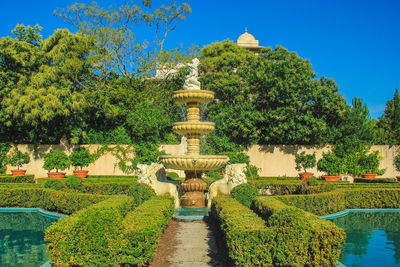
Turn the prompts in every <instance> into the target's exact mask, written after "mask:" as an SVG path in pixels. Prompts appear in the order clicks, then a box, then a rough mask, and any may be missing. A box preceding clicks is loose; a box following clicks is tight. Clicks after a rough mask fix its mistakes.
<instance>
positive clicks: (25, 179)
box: [0, 175, 35, 183]
mask: <svg viewBox="0 0 400 267" xmlns="http://www.w3.org/2000/svg"><path fill="white" fill-rule="evenodd" d="M34 177H35V176H34V175H16V176H12V175H2V176H0V183H35V178H34Z"/></svg>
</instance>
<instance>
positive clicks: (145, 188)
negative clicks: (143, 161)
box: [128, 183, 156, 205]
mask: <svg viewBox="0 0 400 267" xmlns="http://www.w3.org/2000/svg"><path fill="white" fill-rule="evenodd" d="M155 195H156V192H154V189H153V188H151V186H149V185H147V184H143V183H137V184H134V185H132V186H131V187H130V188H129V190H128V196H131V197H133V198H134V199H135V204H136V205H140V204H141V203H143V202H144V201H146V200H148V199H150V198H151V197H153V196H155Z"/></svg>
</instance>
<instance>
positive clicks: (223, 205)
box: [211, 197, 345, 266]
mask: <svg viewBox="0 0 400 267" xmlns="http://www.w3.org/2000/svg"><path fill="white" fill-rule="evenodd" d="M257 200H258V202H257V201H256V202H257V203H258V204H259V208H256V209H257V210H258V211H260V214H261V215H262V216H264V218H265V220H266V221H264V220H263V219H261V218H260V217H258V216H257V214H255V213H254V212H253V211H252V210H250V209H248V208H246V207H244V206H243V205H241V204H240V203H239V202H237V201H236V200H234V199H232V198H229V197H217V198H215V199H214V200H213V204H212V207H211V211H212V216H214V217H215V218H216V219H217V221H218V222H219V223H220V226H221V230H222V232H223V233H224V236H225V240H226V245H227V248H228V252H229V257H230V258H231V259H232V260H233V261H234V263H235V265H236V266H304V265H309V266H331V265H332V266H333V265H335V263H336V261H337V259H338V258H339V254H340V248H341V246H342V245H343V243H344V239H345V233H344V231H343V230H342V229H340V228H338V227H337V226H336V225H335V224H333V223H331V222H328V221H323V220H322V219H320V218H318V217H316V216H313V215H312V214H309V213H306V212H304V211H303V210H301V209H297V208H293V207H288V206H286V205H285V204H283V203H282V202H279V201H278V200H276V199H275V200H274V199H273V198H270V197H268V198H265V200H264V198H257ZM269 200H272V202H269ZM264 201H267V203H264ZM261 211H262V212H261Z"/></svg>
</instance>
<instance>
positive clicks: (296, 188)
mask: <svg viewBox="0 0 400 267" xmlns="http://www.w3.org/2000/svg"><path fill="white" fill-rule="evenodd" d="M318 182H319V183H321V184H319V185H313V186H307V189H306V190H303V191H302V190H301V181H299V180H274V181H271V180H255V181H251V182H249V184H251V185H254V186H255V187H257V188H258V189H261V193H263V190H266V189H269V191H270V192H271V194H272V195H274V196H281V195H292V194H317V193H323V192H330V191H332V190H334V189H335V185H334V184H332V183H324V182H322V181H318Z"/></svg>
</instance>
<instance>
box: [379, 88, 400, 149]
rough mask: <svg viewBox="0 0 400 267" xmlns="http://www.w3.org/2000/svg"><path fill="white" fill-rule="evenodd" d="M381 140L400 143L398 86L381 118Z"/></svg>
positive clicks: (387, 142) (395, 143)
mask: <svg viewBox="0 0 400 267" xmlns="http://www.w3.org/2000/svg"><path fill="white" fill-rule="evenodd" d="M377 127H378V131H379V134H380V137H381V140H380V142H381V143H384V144H389V145H398V144H399V143H400V96H399V91H398V90H397V88H396V91H395V93H394V96H393V99H391V100H389V101H388V102H386V108H385V111H384V112H383V114H382V116H381V117H380V118H379V122H378V125H377Z"/></svg>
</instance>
